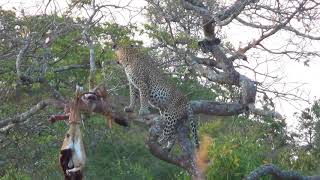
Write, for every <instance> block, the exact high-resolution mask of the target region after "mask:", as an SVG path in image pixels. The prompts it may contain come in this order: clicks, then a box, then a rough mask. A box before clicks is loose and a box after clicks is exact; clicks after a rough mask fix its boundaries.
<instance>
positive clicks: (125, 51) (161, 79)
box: [113, 44, 199, 148]
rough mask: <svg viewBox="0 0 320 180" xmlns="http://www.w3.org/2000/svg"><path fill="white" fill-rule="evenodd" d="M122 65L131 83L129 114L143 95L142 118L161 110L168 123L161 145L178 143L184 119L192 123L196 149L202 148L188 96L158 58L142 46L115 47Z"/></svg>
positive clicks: (159, 139)
mask: <svg viewBox="0 0 320 180" xmlns="http://www.w3.org/2000/svg"><path fill="white" fill-rule="evenodd" d="M113 49H114V50H115V54H116V59H117V62H118V64H121V65H122V66H123V68H124V71H125V74H126V77H127V80H128V81H129V92H130V93H129V94H130V103H129V105H128V106H126V107H125V108H124V111H125V112H133V111H134V107H135V102H136V100H137V99H138V95H139V96H140V98H139V100H140V109H139V116H145V115H147V114H149V113H150V110H149V107H150V105H151V107H154V108H156V109H158V110H159V112H160V117H161V121H164V128H163V129H162V134H161V135H160V136H159V137H158V140H157V141H158V143H159V144H161V145H164V144H165V143H168V144H169V143H170V142H172V141H174V140H175V136H176V133H177V124H178V122H179V121H181V120H182V119H184V118H187V119H188V121H189V128H190V130H191V136H192V139H193V142H194V145H195V147H196V148H198V147H199V140H198V132H197V124H196V121H195V120H194V119H195V118H194V113H193V110H192V107H191V106H190V103H189V101H188V99H187V97H186V96H185V95H184V94H183V93H182V92H181V91H179V90H178V89H177V88H176V87H175V86H174V85H172V84H171V83H169V81H168V77H167V76H166V75H165V73H164V72H163V71H162V69H160V68H159V67H158V66H157V65H156V63H155V61H154V59H153V58H152V57H151V56H150V55H149V53H148V52H147V51H146V50H145V48H143V46H141V45H134V44H126V45H119V44H115V45H113Z"/></svg>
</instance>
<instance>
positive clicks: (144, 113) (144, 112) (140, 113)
mask: <svg viewBox="0 0 320 180" xmlns="http://www.w3.org/2000/svg"><path fill="white" fill-rule="evenodd" d="M147 114H150V111H149V109H148V108H140V110H139V115H140V116H145V115H147Z"/></svg>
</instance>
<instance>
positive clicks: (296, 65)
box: [0, 0, 320, 125]
mask: <svg viewBox="0 0 320 180" xmlns="http://www.w3.org/2000/svg"><path fill="white" fill-rule="evenodd" d="M42 2H43V1H42V0H0V6H3V7H4V8H5V9H8V8H9V9H12V8H13V7H14V8H15V9H16V10H17V11H19V12H20V11H21V9H22V8H23V9H24V11H25V13H26V14H35V13H37V14H38V13H42V12H41V11H40V10H43V9H44V5H43V3H42ZM45 2H47V1H45ZM53 2H59V3H56V5H57V7H58V8H57V9H64V7H66V5H67V4H66V3H65V1H64V0H53ZM104 2H105V3H107V2H110V4H112V3H113V4H114V2H115V1H114V0H109V1H104ZM116 2H117V5H126V4H127V2H128V0H122V1H116ZM145 5H146V2H145V1H143V0H133V1H132V3H131V4H130V6H132V7H133V8H136V10H137V11H136V12H134V13H132V14H129V12H126V11H124V10H121V12H119V13H116V14H115V16H116V17H111V16H108V18H111V19H113V18H115V19H116V20H115V21H117V22H127V21H128V20H129V19H131V18H133V19H132V21H133V22H137V23H143V22H144V21H145V18H144V17H143V15H141V14H140V15H138V16H136V14H138V13H139V12H138V8H137V7H143V6H145ZM50 10H52V11H54V6H53V5H51V6H49V8H48V13H50ZM129 17H130V18H129ZM124 24H125V23H124ZM223 32H224V33H226V35H227V37H228V40H229V41H230V42H231V43H232V44H233V45H234V46H235V47H238V46H239V44H241V43H246V42H249V41H251V40H252V39H253V37H254V36H256V37H257V36H258V35H259V34H258V32H255V31H254V30H252V31H250V30H248V28H245V27H242V26H238V25H234V28H233V27H229V28H223ZM318 36H320V35H319V34H318ZM268 43H271V44H279V43H280V44H281V38H277V39H275V40H272V41H268ZM319 47H320V42H319V41H318V42H315V43H314V44H313V45H312V46H310V48H318V50H319ZM261 56H262V58H268V56H270V55H265V57H263V55H261ZM319 60H320V59H319V58H317V59H314V60H313V61H312V62H310V67H307V66H304V65H303V63H302V62H293V61H289V60H288V59H286V58H283V60H281V61H280V62H277V63H268V64H265V65H262V66H261V67H260V68H259V69H260V70H261V71H262V72H265V71H269V72H271V71H273V70H274V71H275V73H274V75H279V76H281V77H283V78H284V79H283V80H282V82H299V83H300V84H302V83H305V85H304V86H302V87H300V88H299V92H297V93H300V92H303V94H304V97H305V98H308V99H310V100H311V101H312V100H314V99H316V98H319V97H320V84H319V79H318V78H320V77H319V76H320V61H319ZM248 61H249V63H248V64H245V63H244V64H245V65H248V66H251V67H252V66H254V65H255V62H252V61H250V59H248ZM244 73H246V74H247V75H248V76H250V77H252V74H250V73H248V72H244ZM296 85H297V84H287V85H286V86H284V87H283V86H282V85H281V86H280V85H278V88H284V89H286V90H289V89H292V88H293V87H294V86H296ZM275 103H276V108H277V111H278V112H280V113H282V114H284V115H285V116H286V117H287V120H288V122H292V120H293V119H292V114H293V113H294V112H296V111H298V109H300V110H302V109H303V108H305V107H307V104H306V103H303V102H299V103H297V102H291V103H288V102H286V101H275ZM291 104H293V105H294V106H293V105H291ZM288 124H289V125H290V124H291V123H288ZM293 124H295V122H293Z"/></svg>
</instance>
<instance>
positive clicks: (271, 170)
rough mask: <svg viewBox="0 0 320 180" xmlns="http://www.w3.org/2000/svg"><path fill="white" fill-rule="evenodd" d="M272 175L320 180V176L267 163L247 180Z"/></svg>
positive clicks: (278, 177) (285, 178)
mask: <svg viewBox="0 0 320 180" xmlns="http://www.w3.org/2000/svg"><path fill="white" fill-rule="evenodd" d="M269 174H270V175H271V176H272V177H273V178H275V179H278V180H289V179H292V180H319V179H320V176H303V175H301V174H299V173H298V172H296V171H283V170H281V169H280V168H279V167H277V166H276V165H273V164H266V165H262V166H260V167H258V168H257V169H255V170H254V171H252V172H251V173H250V174H249V175H248V176H247V178H246V180H258V179H260V178H262V177H263V176H267V175H269Z"/></svg>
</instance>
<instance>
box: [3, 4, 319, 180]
mask: <svg viewBox="0 0 320 180" xmlns="http://www.w3.org/2000/svg"><path fill="white" fill-rule="evenodd" d="M147 2H148V4H147V7H146V10H147V16H148V19H149V22H148V23H146V24H145V25H144V28H143V31H142V33H143V32H145V33H146V34H148V35H149V37H150V40H151V42H152V45H151V47H150V49H151V50H153V51H152V52H151V53H152V54H153V55H154V57H155V58H156V59H157V60H159V61H160V63H159V64H160V65H161V66H162V67H163V68H164V69H166V68H167V69H168V70H169V71H168V72H169V73H170V74H172V75H174V76H175V77H176V78H178V79H179V81H187V80H193V81H194V82H199V81H201V80H203V79H205V80H204V83H205V84H206V87H208V88H209V89H210V88H212V89H210V90H213V91H214V90H215V89H213V87H218V89H219V90H221V91H222V92H224V95H225V96H223V98H220V100H221V99H222V101H215V100H219V96H217V98H216V99H209V100H198V99H197V100H193V101H191V102H190V103H191V105H192V109H193V111H194V112H195V113H197V114H208V115H215V116H233V115H239V114H243V113H244V114H246V115H250V114H252V115H257V116H261V115H262V116H271V117H273V118H279V119H281V118H282V116H281V115H280V113H278V112H276V111H275V106H274V102H273V99H274V98H284V99H287V100H301V97H300V96H299V95H295V94H294V93H292V92H290V91H289V92H281V91H279V89H276V88H277V87H276V86H270V84H271V85H272V84H274V83H275V82H278V81H279V78H278V77H276V76H273V75H272V74H269V73H266V72H260V71H259V69H258V68H254V65H252V63H253V60H256V61H257V63H256V64H257V65H258V64H260V63H264V61H266V62H268V61H271V60H272V61H274V59H273V58H266V60H265V59H263V58H262V56H263V55H266V56H270V55H276V59H275V61H280V60H281V59H282V58H284V57H286V58H289V59H292V60H298V61H301V62H303V63H304V64H306V65H307V64H308V62H309V61H310V60H312V58H314V57H317V56H319V52H318V51H317V50H316V49H312V48H310V47H309V46H307V45H306V44H307V42H311V43H315V42H316V41H317V40H319V39H320V36H319V29H318V28H317V26H316V24H317V23H318V22H319V19H317V17H318V15H319V13H320V12H319V10H318V7H319V5H320V3H318V2H317V1H314V0H294V1H283V2H280V1H257V0H249V1H247V0H246V1H244V0H235V1H233V2H231V3H230V4H224V3H222V2H219V1H196V0H181V1H175V0H164V1H158V0H147ZM50 3H51V1H49V3H48V4H47V6H48V5H49V4H50ZM47 6H46V7H47ZM74 9H77V10H81V11H84V12H85V14H86V15H87V16H86V17H82V16H78V17H76V18H73V16H74V14H72V12H73V11H72V10H74ZM114 9H129V10H131V11H134V10H132V9H130V6H119V5H113V4H103V3H101V2H95V1H72V2H71V4H70V6H69V7H68V10H67V11H66V12H65V14H63V16H61V17H60V16H58V15H57V14H53V15H46V14H45V15H43V16H41V15H37V16H26V15H24V14H22V17H15V16H14V13H13V12H11V11H3V13H4V14H7V15H6V17H10V18H4V19H5V20H1V24H4V25H2V26H3V27H4V28H3V29H8V31H4V33H6V36H3V37H6V38H3V41H5V42H8V43H9V42H16V41H17V42H18V45H17V47H15V49H14V50H15V53H11V54H10V53H9V54H10V56H9V55H7V54H8V53H2V52H1V57H4V59H5V60H4V62H6V63H8V64H9V66H8V67H10V68H11V70H12V69H14V70H16V73H15V72H13V71H10V70H6V71H4V72H5V73H4V77H5V78H6V80H5V81H4V83H5V84H10V83H11V84H12V82H16V83H17V84H18V85H19V86H20V87H27V89H30V86H35V84H40V85H45V86H46V87H47V89H49V90H50V92H51V95H54V97H55V99H58V100H61V101H63V100H64V99H65V95H67V94H68V93H69V94H70V93H71V92H70V87H69V86H70V85H72V86H74V85H75V84H76V83H85V82H87V79H86V78H85V77H86V75H87V74H86V69H87V68H89V70H90V73H89V82H90V85H89V89H92V88H93V87H94V86H93V84H94V82H95V80H94V78H97V79H98V80H99V78H100V79H102V78H101V76H100V73H101V72H99V73H96V72H97V69H96V68H98V69H99V68H101V70H103V68H105V66H102V63H101V66H100V67H98V65H100V62H102V61H101V59H104V58H106V59H111V58H110V57H111V56H112V55H110V54H111V53H110V54H108V53H105V52H109V51H110V48H109V47H110V42H111V41H112V40H114V38H115V35H114V34H116V36H117V35H120V37H117V38H128V37H130V36H131V37H132V36H133V34H134V32H135V31H136V29H134V28H131V29H130V28H128V27H127V28H125V27H121V26H119V25H114V24H111V23H103V22H102V21H101V20H102V18H103V16H102V15H105V14H104V13H105V12H106V11H107V12H111V15H112V12H114ZM7 20H8V21H9V22H10V23H8V24H6V23H2V21H7ZM20 21H21V25H20V24H19V25H18V27H19V28H18V29H17V30H16V29H14V28H12V27H14V26H13V25H12V24H15V23H17V22H19V23H20ZM236 23H240V24H241V25H242V26H245V27H246V28H244V30H246V29H253V31H255V32H258V34H259V36H258V37H250V36H249V38H250V39H248V40H247V42H246V43H244V44H242V45H241V46H240V47H239V48H235V47H234V45H232V44H231V43H230V42H229V41H228V38H229V37H227V35H226V34H224V31H225V29H227V28H229V27H230V28H236V27H238V26H236V25H235V24H236ZM7 27H8V28H7ZM10 28H11V29H10ZM128 29H129V30H128ZM116 30H118V31H116ZM126 30H128V31H126ZM119 32H120V34H119ZM121 32H125V33H124V34H121ZM202 32H203V34H204V38H200V37H201V34H202ZM10 33H11V34H12V33H17V34H18V35H19V36H18V38H16V37H17V36H15V37H13V36H10ZM117 33H118V34H117ZM244 33H245V32H244ZM284 33H287V34H288V35H287V36H285V37H284V38H285V40H284V41H282V43H283V44H281V45H279V47H276V45H274V44H270V42H272V40H274V39H275V38H277V37H278V36H282V34H284ZM100 36H101V37H105V42H104V41H103V40H101V39H99V37H100ZM10 38H12V39H10ZM84 42H85V43H84ZM8 47H9V48H8ZM1 48H2V47H1ZM70 48H71V49H72V48H74V49H76V50H75V51H69V50H68V49H70ZM2 49H9V50H10V45H7V47H3V48H2ZM88 49H89V50H88ZM12 51H13V50H12ZM70 52H74V53H70ZM99 54H100V57H101V59H100V60H99V59H97V58H96V57H99ZM255 54H258V55H259V54H260V55H261V56H257V57H255ZM84 56H85V57H87V56H89V61H88V60H86V59H85V60H82V58H83V57H84ZM12 59H13V60H14V61H15V63H12ZM9 61H10V62H9ZM69 61H70V62H73V63H75V64H69ZM88 62H90V63H89V65H88ZM105 62H108V63H109V65H111V64H112V61H105ZM244 62H248V64H249V65H246V64H244ZM110 67H111V66H110ZM75 69H77V70H78V69H84V71H82V72H81V71H78V72H72V71H71V70H75ZM109 70H110V69H109ZM245 70H246V71H248V70H249V72H250V73H252V74H253V76H247V75H244V73H243V71H245ZM63 71H67V72H72V73H74V74H73V75H72V76H69V77H68V78H67V79H65V77H61V75H56V73H60V72H63ZM111 72H112V71H111ZM108 73H110V71H109V72H108ZM79 74H80V75H82V76H81V77H82V78H78V75H79ZM83 75H85V76H83ZM99 76H100V77H99ZM12 77H17V78H16V79H13V78H12ZM10 78H11V79H10ZM7 79H9V80H7ZM263 79H264V81H263ZM15 80H16V81H15ZM110 81H112V80H110ZM13 89H14V87H13ZM116 89H117V87H116ZM64 94H65V95H64ZM257 94H258V96H261V97H262V98H260V99H258V98H257ZM256 102H260V103H261V104H262V105H263V107H264V109H260V108H257V107H259V106H256V105H255V104H256ZM44 107H45V106H44V105H43V104H41V103H40V104H37V105H36V106H34V107H33V108H32V109H30V110H29V111H26V112H25V113H23V114H20V115H17V116H15V117H13V118H4V119H3V120H1V121H0V127H1V128H2V130H3V131H6V130H8V129H10V128H12V127H13V126H14V125H15V124H17V123H22V122H25V121H26V120H27V119H28V118H29V117H31V116H32V115H34V114H36V113H38V110H40V109H43V108H44ZM149 118H150V119H151V120H148V121H143V122H154V123H151V127H150V130H151V131H150V134H149V137H148V139H147V141H146V144H147V145H148V147H149V149H150V151H151V153H152V154H153V155H155V156H156V157H158V158H159V159H162V160H165V161H167V162H169V163H172V164H175V165H177V166H180V167H182V168H184V169H186V170H187V171H188V172H189V173H190V174H191V176H192V177H193V178H194V179H197V178H203V174H202V172H201V170H200V169H199V168H198V167H197V166H195V154H194V149H193V147H192V145H191V142H190V141H189V138H188V134H189V133H188V131H189V130H188V126H187V124H186V123H185V122H183V123H181V124H179V128H178V129H179V132H178V140H179V142H178V144H179V145H180V146H181V149H182V150H183V151H184V152H183V154H182V155H181V156H175V155H173V154H170V153H168V152H164V151H163V150H162V149H161V148H160V147H159V146H158V145H157V143H156V141H155V139H156V137H157V136H158V134H159V133H160V132H161V126H162V125H161V123H160V124H158V123H156V122H158V121H157V118H158V116H157V115H153V116H151V117H149ZM152 120H153V121H152Z"/></svg>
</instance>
